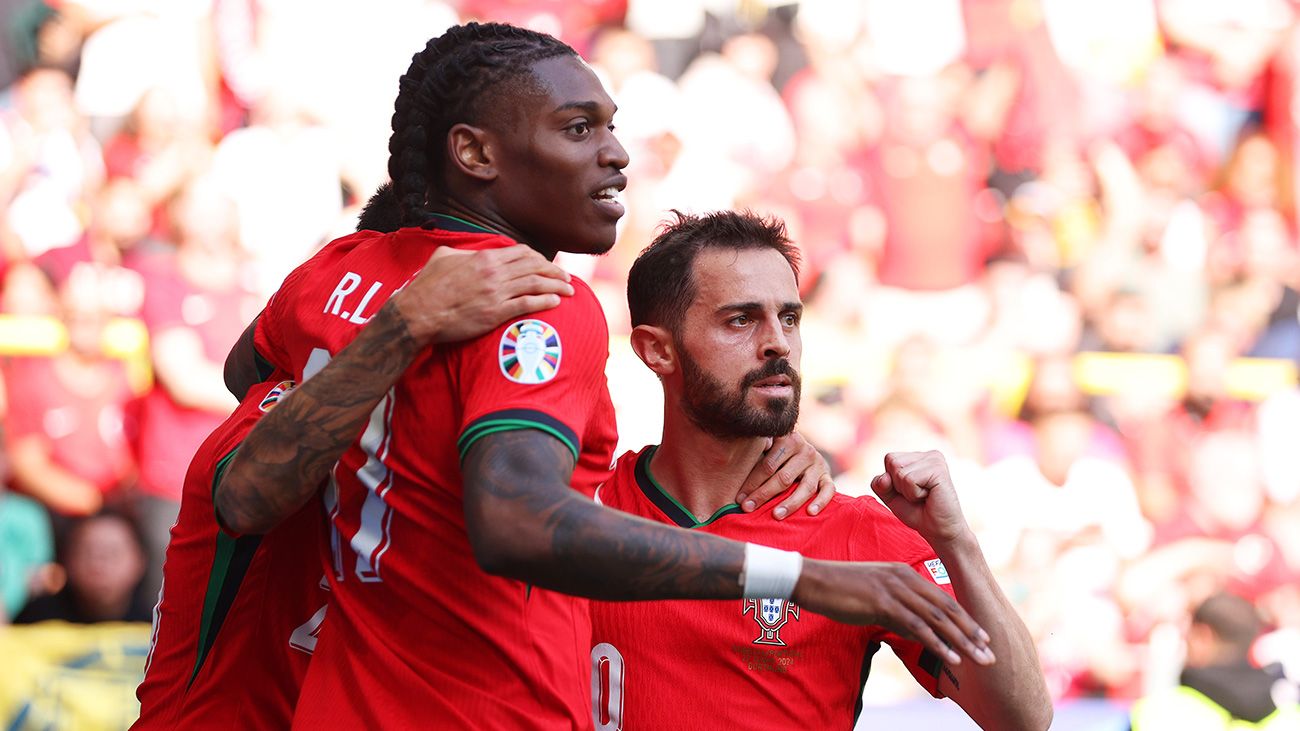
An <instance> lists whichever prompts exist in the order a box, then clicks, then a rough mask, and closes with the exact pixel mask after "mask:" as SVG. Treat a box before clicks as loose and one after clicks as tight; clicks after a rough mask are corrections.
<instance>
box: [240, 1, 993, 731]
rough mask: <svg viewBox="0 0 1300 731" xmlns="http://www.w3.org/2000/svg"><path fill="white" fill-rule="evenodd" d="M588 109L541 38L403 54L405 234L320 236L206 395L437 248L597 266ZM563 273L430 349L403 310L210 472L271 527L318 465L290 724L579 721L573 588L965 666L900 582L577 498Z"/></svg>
mask: <svg viewBox="0 0 1300 731" xmlns="http://www.w3.org/2000/svg"><path fill="white" fill-rule="evenodd" d="M614 111H615V108H614V104H613V102H612V100H611V99H610V98H609V95H608V94H607V93H606V92H605V90H604V88H603V87H602V86H601V84H600V82H599V81H598V80H597V78H596V76H595V74H594V73H593V72H592V70H591V69H590V68H589V67H588V66H587V65H586V64H585V63H584V62H583V61H582V60H581V59H580V58H579V57H578V56H577V54H576V53H575V52H574V51H573V50H572V49H571V48H569V47H568V46H566V45H564V44H562V43H560V42H559V41H557V40H555V39H554V38H551V37H550V36H546V35H544V34H540V33H535V32H532V31H527V30H523V29H519V28H514V27H510V26H504V25H497V24H483V25H480V24H475V23H471V24H467V25H464V26H457V27H453V28H452V29H450V30H448V31H447V32H446V33H445V34H444V35H442V36H440V37H439V38H435V39H433V40H432V41H430V42H429V44H428V45H427V46H426V47H425V49H424V50H423V51H421V52H420V53H418V54H416V56H415V58H414V59H413V61H412V64H411V67H410V69H409V70H408V71H407V73H406V74H405V75H404V76H403V77H402V80H401V84H400V91H399V95H398V100H397V102H396V105H395V113H394V115H393V136H392V139H391V141H390V145H389V151H390V161H389V174H390V176H391V178H392V180H393V192H394V195H395V196H396V199H397V201H398V204H399V206H400V210H401V219H402V223H403V225H404V226H405V228H401V229H399V230H398V231H396V232H392V233H387V234H384V233H377V232H361V233H358V234H355V235H353V236H350V237H346V238H344V239H340V240H337V241H335V242H332V243H331V244H330V245H328V246H327V247H326V248H325V249H323V250H322V251H321V253H319V254H318V255H317V256H315V257H314V258H313V259H312V260H310V261H308V262H307V263H306V264H304V265H302V266H301V267H299V269H297V270H295V272H294V273H292V274H291V275H290V276H289V277H288V278H287V279H286V280H285V283H284V285H283V286H282V288H281V290H280V291H279V292H278V293H277V294H276V295H275V297H273V299H272V301H271V302H270V303H269V304H268V305H267V308H266V310H265V311H264V312H263V314H262V315H261V316H260V317H259V319H258V320H257V322H255V323H254V326H253V327H252V328H251V329H250V333H249V336H248V337H247V338H245V339H243V340H241V343H240V345H237V346H236V349H235V351H233V352H232V355H231V361H228V369H227V373H228V376H229V377H228V383H230V385H231V386H232V389H234V390H237V391H239V390H241V389H242V388H244V387H246V386H247V385H248V384H250V383H253V382H255V381H257V380H260V378H259V376H258V374H257V372H256V365H257V364H258V363H259V362H261V363H263V364H265V363H269V364H273V365H275V366H278V367H281V368H283V369H285V370H286V371H288V372H289V373H291V374H292V375H293V376H294V377H295V380H298V381H300V382H302V381H304V380H305V379H306V378H308V377H310V376H311V375H312V374H313V373H314V372H315V371H316V369H318V368H319V367H321V366H322V365H323V364H325V363H327V362H329V360H330V359H331V358H332V357H333V356H332V354H334V353H338V352H340V351H341V350H342V349H343V348H344V347H346V346H347V345H348V343H349V342H350V341H351V340H352V339H353V337H354V336H356V334H357V332H358V330H359V329H360V326H361V325H363V324H364V323H366V322H367V321H368V320H369V319H370V318H371V317H374V316H375V313H376V312H377V311H379V312H382V310H383V309H384V308H385V307H386V306H385V305H383V304H382V303H384V302H385V301H387V300H389V298H390V297H394V296H395V294H396V293H399V292H402V290H403V287H404V286H405V285H406V282H408V281H410V280H411V278H412V277H413V276H415V275H416V273H417V272H419V271H420V269H421V267H422V266H423V265H424V263H425V261H426V260H428V259H429V257H430V253H431V252H432V251H434V250H435V249H437V248H439V247H454V248H458V249H466V250H478V251H483V250H487V251H499V250H510V249H512V248H513V247H516V245H517V244H518V243H522V244H525V245H526V246H527V247H529V248H530V249H532V250H533V251H536V252H538V253H540V254H542V255H543V256H546V257H548V258H549V257H551V256H553V255H554V254H555V253H557V252H559V251H570V252H577V253H601V252H603V251H606V250H608V249H609V248H610V247H611V246H612V245H613V242H614V238H615V224H616V223H617V221H618V219H619V217H620V216H621V215H622V213H623V208H622V206H621V205H620V204H619V203H618V202H617V200H616V196H617V192H618V191H619V190H621V189H622V188H623V186H624V184H625V179H624V177H623V175H622V174H621V170H622V168H623V167H625V166H626V165H627V156H626V153H625V152H624V150H623V148H622V147H621V146H620V145H619V143H618V141H617V140H616V139H615V137H614V135H613V122H612V119H613V115H614ZM572 285H573V289H574V294H573V295H572V296H571V297H568V298H565V299H564V300H563V301H562V302H561V303H560V304H559V306H557V307H554V308H552V309H549V310H546V311H543V312H538V313H535V314H533V315H530V316H527V317H521V318H518V319H514V320H512V321H510V322H507V323H506V324H504V325H502V326H500V327H498V328H496V329H495V330H493V331H492V332H490V333H488V334H487V335H484V336H481V337H477V338H473V339H470V340H467V341H465V342H462V343H456V344H443V345H439V346H438V347H435V348H427V347H424V346H426V345H427V344H428V340H427V339H422V338H421V337H418V336H417V335H416V334H415V333H417V332H420V331H422V330H423V328H424V327H425V325H426V324H425V323H424V322H423V319H424V318H425V313H424V312H422V311H420V310H419V309H415V308H410V309H407V308H399V309H400V316H401V318H403V320H404V322H405V323H406V324H407V325H408V328H409V329H408V332H407V333H406V334H405V335H401V334H399V335H396V336H395V338H394V344H393V347H392V348H391V349H390V352H389V357H388V358H387V359H386V361H385V365H386V368H387V369H388V370H391V369H392V368H394V367H401V368H404V370H403V372H402V374H401V376H400V377H398V378H396V379H395V381H393V380H387V379H384V378H375V379H368V378H355V377H354V378H353V379H352V380H350V381H349V380H344V379H332V380H330V381H322V380H317V379H311V380H306V381H305V382H304V383H303V385H301V386H299V387H298V388H297V389H296V390H295V391H294V392H293V393H292V394H290V395H289V396H288V397H287V398H286V399H285V400H284V401H283V402H282V403H281V405H280V406H278V407H277V408H276V410H275V411H273V412H271V413H269V414H267V415H266V417H265V418H263V419H262V420H261V421H260V422H259V424H258V425H257V426H256V427H255V428H254V429H253V431H252V433H251V434H250V435H249V439H248V440H246V441H245V444H244V446H243V447H242V448H241V449H240V451H239V452H238V453H237V454H236V455H235V456H234V457H233V458H232V460H231V463H230V466H229V468H228V469H227V471H226V473H225V476H224V477H223V479H222V480H221V482H220V484H219V485H218V486H217V492H216V498H215V499H216V506H217V510H218V513H219V515H220V517H221V519H222V520H223V521H224V523H225V524H226V526H227V527H228V528H229V529H231V530H233V531H236V532H243V533H258V532H261V531H264V530H266V529H268V528H270V527H272V526H274V525H275V523H276V522H277V521H278V520H280V519H281V518H283V517H284V516H286V515H289V514H292V513H293V512H294V511H295V510H297V509H298V508H299V507H300V506H301V505H302V504H303V503H304V502H305V501H306V500H308V499H309V498H310V497H311V495H312V493H313V491H314V486H315V485H316V484H317V482H318V480H319V478H320V477H323V476H325V475H326V473H328V474H329V476H330V477H331V480H330V487H329V489H328V490H327V496H326V504H327V506H328V511H329V514H330V518H331V525H332V530H333V539H332V541H331V543H332V549H333V550H332V552H331V558H330V560H329V566H328V571H327V573H328V574H329V579H330V589H331V605H330V610H329V612H330V617H329V620H328V621H327V622H326V624H325V627H324V629H323V630H322V632H321V634H320V639H319V643H318V645H317V648H316V654H315V656H314V658H313V661H312V663H311V666H310V669H309V670H308V674H307V679H306V681H305V684H304V687H303V691H302V695H301V697H300V700H299V704H298V708H297V711H296V714H295V720H294V723H295V726H296V727H301V728H320V727H331V728H406V727H438V728H471V727H472V728H566V729H567V728H587V727H589V726H590V725H591V715H590V701H589V697H590V694H589V689H588V683H589V669H588V665H587V658H588V649H589V648H588V646H587V644H586V643H587V641H588V640H589V631H590V627H589V620H588V617H587V610H586V606H585V603H584V602H582V601H581V600H579V599H576V598H575V597H595V598H602V599H607V600H637V599H673V598H698V599H725V598H741V597H742V596H743V597H777V598H782V599H792V600H794V601H795V602H797V603H798V604H799V605H800V606H802V607H804V608H806V609H807V610H809V611H813V612H817V613H820V614H825V615H827V616H830V617H832V618H834V619H838V620H841V621H846V622H853V623H864V624H880V625H885V626H889V627H892V628H895V629H896V630H897V631H899V632H900V633H902V634H906V635H909V636H913V637H915V638H916V639H917V640H918V641H919V642H921V643H922V644H923V645H924V646H926V647H927V648H929V649H930V650H931V651H933V652H935V653H936V654H937V655H938V656H939V657H941V658H943V659H945V660H947V661H949V662H952V663H960V662H961V658H963V657H964V658H966V659H968V660H972V661H975V662H979V663H981V664H983V663H989V662H992V661H993V658H992V654H991V652H989V650H988V635H987V633H985V632H984V631H983V630H982V629H981V628H980V627H979V626H978V625H977V624H976V623H975V621H974V620H972V619H971V617H970V615H969V614H967V613H966V612H965V611H964V610H963V609H962V608H961V607H960V606H959V605H958V604H957V603H956V601H954V600H953V599H952V598H951V597H950V596H948V595H947V594H945V593H943V592H942V591H940V590H939V589H938V588H937V587H935V586H934V585H933V584H926V583H924V582H922V581H921V580H920V579H919V578H917V580H916V582H914V583H907V582H905V583H903V584H900V583H898V582H884V581H880V579H881V578H882V575H881V573H880V571H879V568H878V567H875V566H872V565H868V564H852V563H841V562H829V561H816V560H811V559H809V560H807V561H805V560H803V558H802V557H801V556H799V555H798V554H797V553H792V552H785V551H777V550H774V549H770V548H764V547H762V546H758V545H755V544H743V543H737V542H733V541H728V540H723V539H720V538H717V537H714V536H708V535H702V534H694V533H691V532H688V531H685V530H681V529H679V528H672V527H667V526H663V525H656V524H654V523H651V522H650V521H646V520H644V519H638V518H635V517H632V516H628V515H625V514H619V513H616V512H614V511H612V510H608V509H606V508H603V507H601V506H599V505H597V504H596V503H595V502H593V501H592V500H591V496H592V495H593V494H594V491H595V488H596V486H597V485H598V484H599V482H600V481H601V480H602V479H603V478H604V477H605V476H606V475H607V474H608V471H609V466H610V463H611V457H612V451H613V449H614V446H615V442H616V435H615V433H614V418H613V408H612V404H611V403H610V400H609V395H608V392H607V389H606V384H605V380H604V367H605V359H606V357H607V355H608V353H607V348H608V331H607V327H606V324H605V320H604V314H603V313H602V311H601V309H600V306H599V304H598V303H597V301H596V298H595V296H594V295H593V294H592V292H591V290H590V289H589V288H588V287H587V286H586V285H585V284H584V283H582V282H581V281H579V280H578V279H576V278H574V279H573V280H572ZM457 295H458V293H456V292H447V293H446V296H447V297H448V298H449V299H452V300H454V299H455V298H456V296H457ZM442 314H443V313H438V315H437V316H438V317H441V316H442ZM322 375H323V374H322ZM313 386H315V387H316V388H315V389H314V390H313ZM340 390H342V391H344V392H345V393H346V394H347V397H346V398H338V397H337V393H338V391H340ZM331 396H333V398H331ZM305 422H306V425H304V423H305ZM358 432H361V434H360V437H359V438H355V439H354V437H355V435H356V434H357V433H358ZM349 440H352V441H351V443H350V444H347V442H348V441H349ZM340 444H344V445H345V446H346V450H345V451H342V457H341V458H339V460H338V463H337V465H336V466H334V467H332V468H331V466H330V465H332V464H333V457H334V456H335V455H337V454H338V451H335V450H342V447H340V446H339V445H340ZM707 468H708V467H707V465H701V469H707ZM735 487H736V488H738V489H739V488H740V486H739V485H736V486H735Z"/></svg>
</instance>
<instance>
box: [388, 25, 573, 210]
mask: <svg viewBox="0 0 1300 731" xmlns="http://www.w3.org/2000/svg"><path fill="white" fill-rule="evenodd" d="M577 55H578V53H577V51H575V50H573V48H572V47H570V46H568V45H567V44H565V43H564V42H562V41H559V40H557V39H555V38H553V37H552V36H549V35H547V34H545V33H539V32H537V31H533V30H528V29H527V28H519V27H516V26H513V25H506V24H504V23H466V24H465V25H457V26H452V27H451V28H448V29H447V31H446V32H445V33H443V34H442V35H440V36H438V37H436V38H433V39H430V40H429V42H428V44H427V45H425V47H424V49H423V50H422V51H420V52H419V53H417V54H415V56H413V57H412V58H411V65H410V68H408V69H407V71H406V73H405V74H403V75H402V78H401V80H400V82H399V84H398V93H397V100H396V101H395V102H394V105H393V134H392V137H390V138H389V140H388V177H389V179H390V180H392V181H393V190H394V191H395V193H396V199H397V205H398V210H399V211H400V216H401V223H402V225H404V226H419V225H422V224H424V223H426V222H427V221H428V220H429V219H430V217H431V213H430V212H429V210H428V204H429V200H428V196H429V191H430V190H432V189H436V188H437V187H438V186H439V184H440V182H441V180H440V178H441V175H442V172H443V170H444V165H445V163H446V160H445V159H444V158H445V157H446V154H447V132H448V131H449V130H450V129H451V128H452V127H453V126H455V125H456V124H459V123H461V122H467V123H470V124H478V123H480V122H481V120H482V119H483V117H484V116H485V115H486V114H488V112H489V111H490V109H489V107H490V101H491V100H492V99H493V98H494V95H495V93H496V91H497V87H498V86H499V85H501V84H503V83H507V82H516V83H518V82H520V81H531V74H532V67H533V64H535V63H537V62H538V61H542V60H545V59H548V58H555V57H557V56H577ZM506 111H508V110H506Z"/></svg>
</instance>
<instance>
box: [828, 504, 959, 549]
mask: <svg viewBox="0 0 1300 731" xmlns="http://www.w3.org/2000/svg"><path fill="white" fill-rule="evenodd" d="M832 503H833V504H835V503H839V504H840V505H841V512H842V513H845V514H847V515H849V516H851V520H852V523H853V543H854V545H853V549H854V551H855V554H856V555H855V559H856V560H866V561H901V562H903V563H914V562H915V561H918V560H921V559H925V558H930V557H932V556H933V555H934V549H933V548H931V547H930V544H929V543H926V541H925V539H924V538H922V537H921V534H920V533H917V532H916V531H914V530H912V529H911V528H909V527H907V526H906V525H904V524H903V522H902V521H901V520H899V519H898V517H897V516H895V515H894V514H893V513H891V512H890V511H889V508H887V507H885V506H884V505H883V504H882V503H881V502H880V501H879V500H877V499H876V498H875V497H872V496H870V495H863V496H859V497H847V496H843V495H836V496H835V498H834V499H833V500H832Z"/></svg>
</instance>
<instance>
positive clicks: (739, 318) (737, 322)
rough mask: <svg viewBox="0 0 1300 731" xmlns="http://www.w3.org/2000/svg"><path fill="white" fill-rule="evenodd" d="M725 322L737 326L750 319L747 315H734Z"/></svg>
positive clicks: (747, 322) (746, 323) (748, 321)
mask: <svg viewBox="0 0 1300 731" xmlns="http://www.w3.org/2000/svg"><path fill="white" fill-rule="evenodd" d="M727 322H730V323H731V324H732V325H735V326H737V327H744V326H746V325H748V324H749V323H750V320H749V315H736V316H735V317H733V318H731V319H730V320H728V321H727Z"/></svg>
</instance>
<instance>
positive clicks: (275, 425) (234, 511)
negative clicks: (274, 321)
mask: <svg viewBox="0 0 1300 731" xmlns="http://www.w3.org/2000/svg"><path fill="white" fill-rule="evenodd" d="M418 350H419V348H418V347H417V346H416V344H415V341H414V340H413V339H412V338H411V335H410V332H409V331H408V330H407V328H406V324H405V322H404V321H403V320H402V318H401V317H399V316H397V315H396V314H395V313H394V312H393V311H392V310H391V309H390V308H388V307H384V308H382V309H381V310H380V311H379V312H378V313H377V314H376V315H375V317H374V318H372V319H371V321H370V322H369V323H368V324H367V325H366V327H365V328H364V329H363V330H362V331H361V334H359V335H358V336H357V337H356V339H355V340H353V341H352V343H351V344H349V345H348V347H346V348H344V349H343V351H342V352H341V353H339V354H338V356H336V357H334V358H333V359H332V360H331V362H330V363H329V365H327V366H325V368H324V369H322V370H321V371H320V372H319V373H317V374H316V375H315V376H313V377H312V378H311V379H310V380H309V381H307V382H306V383H304V384H302V385H301V386H299V387H298V388H297V389H295V390H294V391H293V392H292V393H291V394H290V395H289V396H288V397H286V398H285V399H284V400H282V401H281V402H280V404H279V405H278V406H277V407H276V408H275V409H273V410H272V411H270V412H268V413H267V414H266V415H265V416H263V417H262V418H261V420H260V421H259V422H258V423H257V425H256V426H255V427H254V428H253V429H252V431H250V432H249V434H248V436H247V437H246V438H245V440H244V442H243V444H242V445H241V446H240V448H239V452H238V453H237V454H236V455H235V457H234V458H233V459H232V460H231V464H230V467H229V468H228V469H227V470H226V474H225V475H224V476H222V479H221V483H220V484H219V485H218V487H217V494H216V501H217V510H218V513H219V514H220V516H221V517H222V519H223V520H224V521H226V523H227V524H228V525H235V526H238V525H246V526H257V527H259V528H261V529H263V530H265V529H269V528H270V527H272V526H274V525H275V524H277V523H279V522H280V521H281V520H283V519H284V518H287V517H288V516H290V515H292V514H293V513H294V512H296V511H297V510H298V509H299V508H301V507H302V505H303V504H304V503H306V501H307V500H308V499H309V498H310V497H311V496H312V495H313V494H314V493H315V492H316V489H317V488H318V487H319V486H320V483H321V482H322V481H323V480H324V479H325V478H326V477H327V476H328V475H329V471H330V469H331V468H332V467H333V466H334V464H335V463H336V462H337V461H338V459H339V457H340V456H342V454H343V452H344V451H345V450H346V449H347V448H348V446H349V445H351V444H352V442H353V441H355V440H356V438H357V435H358V434H360V433H361V430H362V429H363V428H364V426H365V424H366V422H367V420H368V419H369V418H370V413H371V411H372V410H373V409H374V408H375V405H376V404H378V403H379V401H380V400H381V399H382V398H383V397H384V395H385V394H386V393H388V390H389V389H390V388H391V387H392V385H393V384H394V383H395V382H396V381H397V379H398V378H399V377H400V376H401V375H402V373H403V372H404V371H405V370H406V367H407V366H408V365H410V363H411V361H412V360H413V359H414V357H415V355H416V353H417V352H418Z"/></svg>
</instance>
